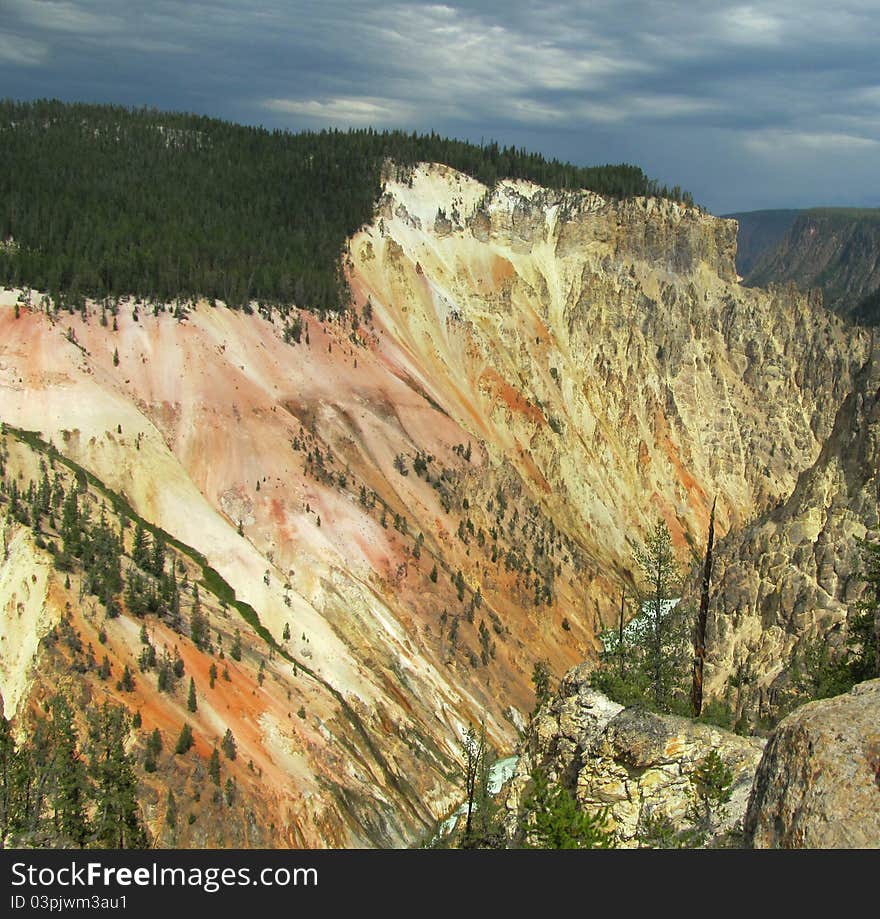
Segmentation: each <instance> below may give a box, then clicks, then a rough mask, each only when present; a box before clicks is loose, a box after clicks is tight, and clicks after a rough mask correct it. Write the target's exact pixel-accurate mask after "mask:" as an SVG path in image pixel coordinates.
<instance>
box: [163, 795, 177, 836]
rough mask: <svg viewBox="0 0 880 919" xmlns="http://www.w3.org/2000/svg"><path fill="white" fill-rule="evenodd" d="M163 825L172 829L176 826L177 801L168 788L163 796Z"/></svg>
mask: <svg viewBox="0 0 880 919" xmlns="http://www.w3.org/2000/svg"><path fill="white" fill-rule="evenodd" d="M165 825H166V826H167V827H169V829H172V830H174V829H176V828H177V801H176V799H175V797H174V792H173V791H172V790H171V789H170V788H169V789H168V795H167V797H166V798H165Z"/></svg>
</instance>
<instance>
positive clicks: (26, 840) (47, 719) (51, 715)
mask: <svg viewBox="0 0 880 919" xmlns="http://www.w3.org/2000/svg"><path fill="white" fill-rule="evenodd" d="M129 731H130V722H129V713H128V712H127V711H126V709H124V708H123V707H121V706H114V705H111V704H109V703H103V704H102V705H100V706H97V707H95V708H94V709H91V710H90V711H89V712H88V713H87V728H86V731H85V733H84V734H81V733H80V731H79V730H78V729H77V726H76V723H75V719H74V710H73V706H72V704H71V702H70V700H69V699H68V698H67V697H66V696H65V695H63V694H60V693H59V694H57V695H55V696H54V697H53V698H52V699H51V700H50V701H49V703H48V704H47V706H46V714H45V715H43V714H36V715H33V716H32V717H31V718H30V722H29V723H28V725H27V730H26V732H25V733H24V735H23V736H24V739H23V740H22V741H21V742H19V743H18V744H16V743H15V741H14V738H13V736H12V731H11V727H10V724H9V722H8V721H7V719H6V718H5V717H4V716H2V715H0V847H4V848H5V847H30V846H37V847H62V846H70V847H79V848H83V847H97V848H124V849H129V848H146V847H147V846H148V844H149V840H148V837H147V833H146V830H145V829H144V825H143V822H142V819H141V815H140V810H139V807H138V803H137V796H136V793H137V782H136V779H135V775H134V769H133V766H132V758H131V755H130V754H128V753H126V751H125V743H126V740H127V738H128V735H129Z"/></svg>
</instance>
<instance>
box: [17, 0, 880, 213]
mask: <svg viewBox="0 0 880 919" xmlns="http://www.w3.org/2000/svg"><path fill="white" fill-rule="evenodd" d="M878 25H880V8H878V4H877V2H876V0H872V2H858V0H844V2H842V3H839V4H835V5H834V6H833V7H832V6H831V5H828V4H826V3H819V2H814V0H806V2H799V3H797V4H795V3H788V2H785V3H784V2H779V0H775V2H762V3H761V4H760V5H758V4H748V3H745V4H743V3H729V2H714V3H713V2H704V3H700V4H694V3H692V2H679V3H676V2H672V3H670V2H662V3H661V2H653V0H617V2H592V3H540V2H538V3H535V2H520V0H511V2H508V3H505V4H503V5H502V4H496V3H485V2H482V3H481V2H463V3H455V4H452V3H448V4H437V3H412V2H410V3H391V4H375V3H368V2H360V0H348V2H332V0H331V2H322V3H318V2H278V0H276V2H259V3H257V2H249V0H216V2H204V3H191V2H171V0H155V2H148V3H143V2H140V3H134V2H130V0H113V2H108V0H0V82H2V86H3V90H2V93H3V95H4V96H6V97H11V98H15V99H33V98H41V97H51V98H60V99H65V100H68V101H88V102H115V103H119V104H124V105H129V106H143V105H147V106H156V107H160V108H169V109H175V110H185V111H194V112H198V113H204V114H209V115H214V116H218V117H222V118H229V119H232V120H235V121H241V122H245V123H251V124H263V125H266V126H267V127H272V128H275V127H279V128H289V129H291V130H299V129H303V128H320V127H328V126H332V127H348V126H355V127H363V126H367V125H372V126H374V127H377V128H385V127H394V128H403V129H406V130H420V131H421V130H434V131H437V132H439V133H441V134H447V135H450V136H456V137H462V138H466V139H470V140H474V141H477V142H479V141H480V140H489V139H495V140H498V141H500V142H502V143H513V144H516V145H517V146H526V147H528V148H529V149H536V150H540V151H541V152H542V153H544V154H545V155H547V156H557V157H560V158H564V159H570V160H572V161H573V162H576V163H579V164H583V165H589V164H594V163H605V162H620V161H627V162H634V163H637V164H638V165H640V166H642V168H643V169H644V170H645V171H646V172H647V173H648V174H649V175H651V176H652V177H655V178H657V179H659V180H660V181H662V182H665V183H667V184H670V185H671V184H678V185H681V186H683V187H684V188H687V189H689V190H690V191H691V192H693V194H694V196H695V198H696V200H697V201H698V202H700V203H702V204H704V205H705V206H707V207H708V208H709V209H710V210H713V211H715V212H716V213H724V212H727V211H732V210H748V209H752V208H759V207H802V206H809V205H818V204H840V205H866V206H878V205H880V188H878V186H877V183H876V176H877V173H878V169H877V166H878V161H880V68H878V67H877V63H876V46H875V42H874V37H875V36H876V34H877V31H878Z"/></svg>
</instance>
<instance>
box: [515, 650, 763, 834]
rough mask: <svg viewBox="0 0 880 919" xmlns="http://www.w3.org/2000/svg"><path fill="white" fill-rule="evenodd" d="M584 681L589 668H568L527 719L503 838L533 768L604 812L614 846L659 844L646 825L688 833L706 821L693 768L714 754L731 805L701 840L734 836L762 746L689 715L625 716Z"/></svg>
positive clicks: (712, 817)
mask: <svg viewBox="0 0 880 919" xmlns="http://www.w3.org/2000/svg"><path fill="white" fill-rule="evenodd" d="M588 677H589V666H588V665H582V666H581V667H579V668H576V669H575V670H572V671H570V672H569V673H568V674H567V675H566V677H565V678H564V680H563V681H562V684H561V686H560V690H559V694H558V695H557V696H556V697H555V698H554V699H552V700H551V701H550V702H548V703H547V704H545V705H544V706H543V707H542V708H541V709H540V711H539V712H538V713H537V714H536V716H535V718H534V719H533V721H532V723H531V725H530V728H529V731H528V733H527V735H526V738H525V740H524V742H523V745H522V749H521V756H520V759H519V762H518V763H517V768H516V773H515V775H514V778H513V780H512V781H511V785H510V788H509V792H508V798H507V808H508V832H509V833H511V834H513V832H514V830H515V827H516V823H517V815H518V813H519V811H520V808H521V807H522V804H523V801H524V799H525V796H526V795H527V793H528V789H529V784H530V782H529V776H530V774H531V773H532V771H533V770H534V769H536V768H538V769H541V770H543V771H545V772H546V774H547V775H548V777H549V778H550V780H551V781H553V782H559V783H562V784H563V785H565V786H566V787H568V788H569V789H570V790H572V791H573V792H574V793H575V795H576V797H577V800H578V802H579V803H580V805H581V806H582V807H583V808H584V809H586V810H588V811H591V812H597V811H600V810H601V809H603V808H608V809H609V815H610V820H611V823H612V825H613V827H614V831H615V836H616V838H617V841H618V844H619V845H620V846H623V847H636V846H639V845H651V844H652V843H653V844H657V840H656V839H652V838H651V836H650V824H651V821H652V820H653V821H655V822H657V823H659V822H660V821H665V822H666V825H667V826H668V827H669V828H670V830H671V833H672V835H680V836H684V835H685V834H687V833H688V832H689V831H693V830H694V829H695V827H696V826H697V825H698V824H701V820H702V818H703V817H704V816H706V815H705V814H704V813H702V812H700V811H699V810H695V806H696V805H695V801H696V799H695V781H694V779H695V771H696V770H697V768H698V767H699V766H700V764H701V763H703V762H705V758H706V757H707V756H708V755H709V753H710V752H712V751H715V752H716V753H717V754H718V756H719V757H720V759H721V761H722V762H723V764H724V765H725V766H726V767H727V768H728V769H730V771H731V774H732V783H731V786H730V790H731V798H730V800H729V802H727V804H726V805H725V806H724V807H723V809H719V810H716V811H715V812H713V813H710V814H708V819H707V820H706V823H705V826H704V829H705V830H706V833H705V835H704V836H703V838H702V840H701V842H702V844H706V845H722V844H725V843H726V842H727V841H729V840H730V839H731V838H736V835H737V833H738V831H739V830H740V827H741V821H742V817H743V814H744V812H745V808H746V803H747V801H748V796H749V791H750V789H751V787H752V778H753V776H754V772H755V769H756V767H757V765H758V761H759V760H760V758H761V752H762V750H763V741H762V740H760V739H758V738H747V737H739V736H738V735H736V734H731V733H730V732H728V731H724V730H721V729H720V728H716V727H713V726H711V725H706V724H699V723H696V722H694V721H692V720H690V719H687V718H681V717H677V716H673V715H662V714H656V713H653V712H648V711H644V710H642V709H639V708H629V709H623V708H622V707H621V706H620V705H617V704H616V703H614V702H612V701H611V700H609V699H607V698H606V697H605V696H603V695H602V694H601V693H599V692H597V691H596V690H593V689H591V688H590V687H589V684H588ZM668 841H669V840H668V839H667V842H668Z"/></svg>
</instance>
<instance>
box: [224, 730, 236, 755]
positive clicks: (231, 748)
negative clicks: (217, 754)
mask: <svg viewBox="0 0 880 919" xmlns="http://www.w3.org/2000/svg"><path fill="white" fill-rule="evenodd" d="M220 748H221V749H222V750H223V753H224V754H225V756H226V758H227V759H230V760H231V759H235V757H236V752H237V751H236V744H235V738H234V737H233V736H232V731H231V730H230V729H229V728H227V729H226V733H225V734H224V735H223V740H222V741H221V743H220Z"/></svg>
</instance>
